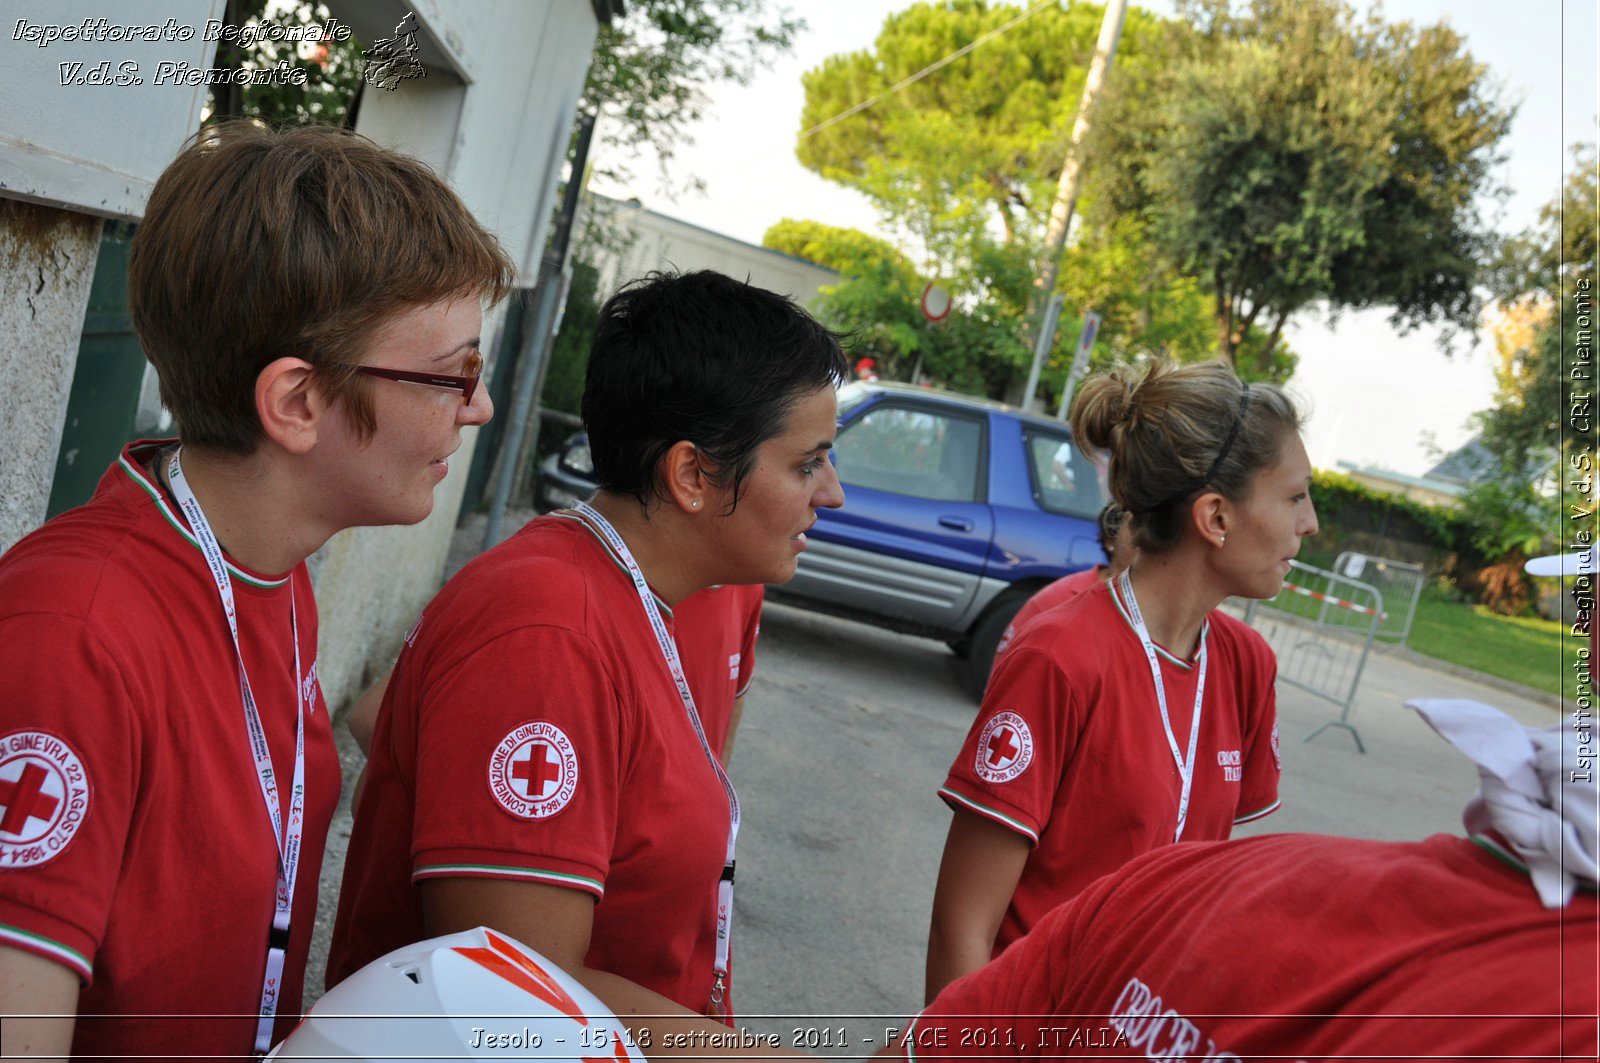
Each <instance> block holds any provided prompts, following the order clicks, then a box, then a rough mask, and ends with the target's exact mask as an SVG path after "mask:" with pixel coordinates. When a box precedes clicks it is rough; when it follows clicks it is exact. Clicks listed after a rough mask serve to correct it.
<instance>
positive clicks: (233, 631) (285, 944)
mask: <svg viewBox="0 0 1600 1063" xmlns="http://www.w3.org/2000/svg"><path fill="white" fill-rule="evenodd" d="M182 451H183V448H182V447H179V448H178V449H177V450H174V451H173V452H172V458H171V460H170V461H168V463H167V480H168V482H169V483H170V484H171V485H172V494H173V497H174V498H176V499H177V500H178V506H179V508H181V509H182V510H183V515H184V518H185V519H186V520H187V521H188V522H189V528H190V530H191V531H193V532H194V537H195V539H196V540H198V541H199V544H200V552H201V553H202V554H204V555H205V559H206V565H207V566H208V567H209V568H210V569H211V578H212V580H213V581H214V582H215V583H216V585H217V596H218V597H219V598H221V599H222V612H223V615H224V616H226V617H227V618H228V633H229V634H230V635H232V636H233V652H234V656H235V657H237V658H238V661H239V700H240V702H242V703H243V705H244V728H245V737H246V739H247V740H248V741H249V743H250V755H251V756H252V757H253V758H254V760H255V765H256V780H257V781H258V782H259V783H260V784H261V800H262V802H263V803H264V804H265V805H266V806H267V818H268V820H270V821H271V823H272V840H273V841H274V842H275V843H276V844H277V847H278V888H277V898H276V902H275V905H274V909H273V913H272V932H271V933H270V934H268V935H267V969H266V974H265V975H264V976H263V978H262V982H261V1009H260V1011H259V1012H258V1013H257V1016H258V1017H257V1020H256V1040H255V1050H256V1054H257V1055H261V1054H264V1053H265V1052H266V1051H267V1049H269V1048H271V1047H272V1024H273V1021H274V1020H275V1019H276V1018H277V1014H278V994H279V992H280V991H281V990H282V988H283V968H284V963H285V960H286V957H287V954H288V951H289V918H290V916H291V915H292V914H293V911H294V883H295V877H296V876H297V875H298V874H299V871H300V836H301V835H302V834H303V833H304V832H305V809H306V715H305V694H304V690H303V687H302V681H301V675H300V629H299V625H298V623H297V621H296V618H295V606H294V582H293V579H292V577H291V580H290V583H289V631H290V636H291V637H292V638H293V639H294V691H295V694H294V709H295V733H294V786H293V789H291V790H290V791H289V822H288V824H287V825H285V824H284V822H283V813H282V810H281V807H280V801H279V797H278V776H277V774H276V773H275V772H274V771H273V769H272V751H271V750H269V749H268V748H267V732H266V729H265V728H264V727H262V726H261V713H260V712H258V711H257V709H256V699H255V695H254V694H252V693H251V692H250V677H249V676H248V675H246V674H245V667H244V652H243V651H242V650H241V649H240V648H239V622H238V618H237V616H236V614H235V609H234V604H233V581H232V580H231V579H230V578H229V576H228V566H227V561H226V560H224V558H223V556H222V546H221V545H220V544H219V543H218V542H217V536H216V533H215V532H213V531H212V530H211V523H210V522H209V521H207V520H206V515H205V513H204V512H202V511H201V509H200V502H199V500H198V499H196V498H195V497H194V491H192V490H191V489H190V488H189V481H188V480H187V479H185V478H184V475H183V467H182V465H181V464H180V463H179V460H178V459H179V455H180V454H181V453H182Z"/></svg>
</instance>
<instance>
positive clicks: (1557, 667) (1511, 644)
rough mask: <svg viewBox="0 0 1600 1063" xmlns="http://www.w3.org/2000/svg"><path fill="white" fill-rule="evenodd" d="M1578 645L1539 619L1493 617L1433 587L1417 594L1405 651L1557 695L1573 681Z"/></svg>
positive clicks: (1479, 607) (1547, 621) (1570, 689)
mask: <svg viewBox="0 0 1600 1063" xmlns="http://www.w3.org/2000/svg"><path fill="white" fill-rule="evenodd" d="M1582 644H1583V642H1582V640H1580V639H1575V638H1572V637H1571V636H1570V635H1566V634H1565V631H1564V629H1563V628H1562V626H1561V625H1560V624H1557V623H1554V622H1552V621H1549V620H1544V619H1541V618H1538V617H1522V616H1517V617H1511V616H1498V615H1496V614H1495V613H1491V612H1490V611H1489V610H1488V609H1485V608H1484V607H1483V606H1481V605H1466V604H1463V603H1461V602H1454V601H1451V600H1450V599H1449V598H1447V597H1446V596H1445V595H1443V594H1442V593H1440V592H1439V591H1437V590H1435V589H1434V588H1432V587H1426V588H1424V589H1423V592H1422V600H1421V601H1419V602H1418V603H1417V615H1416V618H1415V619H1414V620H1413V621H1412V624H1411V635H1410V637H1409V638H1407V639H1406V645H1407V646H1409V647H1411V648H1412V649H1413V650H1415V651H1417V652H1418V653H1423V654H1427V655H1428V656H1429V657H1437V658H1439V659H1440V660H1442V661H1449V662H1450V663H1452V664H1459V665H1463V666H1465V667H1467V668H1471V669H1474V670H1475V671H1479V672H1486V673H1488V674H1489V675H1494V676H1499V677H1500V678H1502V679H1509V680H1511V681H1512V682H1515V683H1521V684H1523V685H1524V686H1530V687H1533V688H1535V689H1536V690H1545V691H1549V692H1550V693H1552V694H1559V693H1561V690H1562V682H1563V678H1565V682H1566V689H1567V691H1568V692H1569V693H1570V692H1571V691H1572V690H1573V689H1574V684H1575V682H1576V680H1574V679H1573V678H1572V677H1573V676H1574V675H1575V673H1574V671H1573V665H1574V664H1575V663H1576V661H1577V655H1578V647H1579V646H1580V645H1582Z"/></svg>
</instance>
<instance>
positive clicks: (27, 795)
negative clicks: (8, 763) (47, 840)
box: [0, 764, 61, 834]
mask: <svg viewBox="0 0 1600 1063" xmlns="http://www.w3.org/2000/svg"><path fill="white" fill-rule="evenodd" d="M48 778H50V775H49V773H48V772H46V771H45V770H44V769H43V768H41V767H39V765H37V764H28V765H26V766H24V767H23V769H22V775H21V776H20V777H18V778H17V779H16V780H15V781H13V782H6V781H4V780H0V806H4V808H5V810H6V811H5V815H4V816H0V834H22V833H23V832H24V831H25V830H26V828H27V826H28V820H30V819H46V820H47V819H49V818H50V817H51V816H53V815H55V814H56V809H57V808H59V807H60V806H61V799H60V798H59V797H51V796H50V795H49V794H46V793H42V792H40V791H41V790H42V789H43V787H44V783H45V780H46V779H48Z"/></svg>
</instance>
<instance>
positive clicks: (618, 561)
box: [550, 509, 672, 620]
mask: <svg viewBox="0 0 1600 1063" xmlns="http://www.w3.org/2000/svg"><path fill="white" fill-rule="evenodd" d="M550 515H551V516H552V517H557V518H559V519H561V520H570V521H572V522H573V523H574V524H577V525H580V526H581V527H582V528H583V529H584V531H587V532H588V533H589V534H590V535H592V536H594V537H595V541H596V542H598V543H599V544H600V546H601V548H602V549H603V550H605V552H606V556H607V557H609V558H610V559H611V563H612V564H613V565H616V566H617V568H618V570H619V571H621V573H622V574H623V575H624V576H628V577H629V578H630V579H632V576H631V575H630V573H629V572H628V566H627V565H626V564H625V563H624V562H623V560H622V556H621V555H620V554H618V553H617V552H616V550H614V549H613V548H612V546H611V544H610V543H609V542H607V541H606V537H605V536H604V535H601V534H600V529H598V528H596V527H595V526H594V525H593V524H591V523H590V522H589V521H588V519H587V518H585V517H584V515H583V514H582V513H578V512H576V511H574V510H570V509H557V510H552V511H551V513H550ZM602 519H604V518H602ZM646 586H649V585H648V584H646ZM650 596H651V597H652V598H654V599H655V601H656V608H657V609H659V610H661V613H662V615H663V616H665V617H666V618H667V619H668V620H671V619H672V606H670V605H668V604H667V601H666V599H665V598H663V597H661V595H659V594H657V593H656V590H655V588H654V587H651V588H650Z"/></svg>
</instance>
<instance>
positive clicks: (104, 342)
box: [46, 222, 172, 518]
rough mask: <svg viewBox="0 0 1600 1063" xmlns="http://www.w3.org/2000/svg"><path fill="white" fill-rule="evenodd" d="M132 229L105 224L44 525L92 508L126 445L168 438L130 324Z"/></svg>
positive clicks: (152, 381) (167, 423)
mask: <svg viewBox="0 0 1600 1063" xmlns="http://www.w3.org/2000/svg"><path fill="white" fill-rule="evenodd" d="M134 228H135V227H134V226H133V225H132V224H131V223H128V222H107V223H106V227H105V232H104V234H103V235H102V236H101V238H100V257H99V259H97V260H96V262H95V267H94V281H93V283H92V284H91V285H90V288H89V309H88V312H87V313H86V314H85V315H84V322H83V338H82V340H81V341H80V343H79V345H78V364H77V368H76V369H75V370H74V371H73V375H72V391H71V393H70V394H69V395H68V397H67V421H66V426H65V428H64V429H63V430H62V433H61V450H60V453H58V454H57V455H56V472H55V480H54V481H53V482H52V483H51V486H50V506H49V510H48V512H47V514H46V516H47V518H48V517H54V516H56V515H57V514H58V513H61V512H63V511H65V510H68V509H71V508H72V507H73V506H80V505H82V504H83V503H85V502H87V501H88V500H89V496H90V495H92V494H93V493H94V486H95V484H97V483H99V482H100V477H101V476H102V475H103V474H104V473H105V471H106V468H107V466H109V465H110V464H111V463H112V462H114V461H116V460H117V454H118V453H119V452H120V451H121V450H122V445H123V444H124V443H126V442H127V441H128V440H130V439H137V438H138V437H139V436H141V435H152V436H155V435H165V434H168V433H170V431H171V425H172V421H171V418H169V417H168V416H167V414H166V411H164V410H162V409H161V406H160V401H159V400H158V399H157V397H156V388H155V374H154V372H152V371H150V366H149V363H148V362H146V361H145V357H144V352H143V351H142V350H141V349H140V348H139V338H138V337H137V336H136V335H134V332H133V323H132V321H130V320H129V318H128V244H129V242H130V241H132V239H133V233H134Z"/></svg>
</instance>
